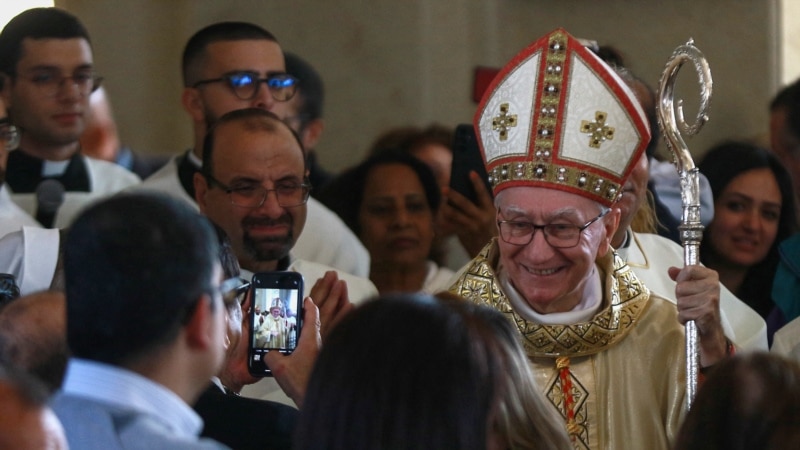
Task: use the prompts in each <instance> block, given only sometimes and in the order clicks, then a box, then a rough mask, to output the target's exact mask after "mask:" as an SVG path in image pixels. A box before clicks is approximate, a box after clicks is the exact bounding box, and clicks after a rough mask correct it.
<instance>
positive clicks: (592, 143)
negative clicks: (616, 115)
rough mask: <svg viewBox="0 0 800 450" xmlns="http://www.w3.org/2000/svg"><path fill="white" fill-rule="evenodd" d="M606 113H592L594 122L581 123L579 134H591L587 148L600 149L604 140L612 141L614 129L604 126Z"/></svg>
mask: <svg viewBox="0 0 800 450" xmlns="http://www.w3.org/2000/svg"><path fill="white" fill-rule="evenodd" d="M607 118H608V113H605V112H603V111H597V112H595V113H594V122H589V121H588V120H582V121H581V133H586V134H591V137H590V138H589V147H591V148H600V144H602V143H603V142H605V141H606V140H611V139H614V127H610V126H608V125H606V119H607Z"/></svg>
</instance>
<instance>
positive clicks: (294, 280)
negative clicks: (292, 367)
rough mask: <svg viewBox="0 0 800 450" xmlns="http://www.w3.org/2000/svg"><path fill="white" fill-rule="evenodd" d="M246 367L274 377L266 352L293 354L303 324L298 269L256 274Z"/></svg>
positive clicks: (255, 374) (261, 374)
mask: <svg viewBox="0 0 800 450" xmlns="http://www.w3.org/2000/svg"><path fill="white" fill-rule="evenodd" d="M252 288H253V300H252V304H251V305H250V311H249V320H250V333H249V344H248V354H247V356H248V359H247V366H248V369H249V371H250V374H251V375H253V376H262V377H263V376H271V375H272V372H271V371H270V370H269V367H267V365H266V364H265V363H264V355H266V354H267V353H269V352H271V351H278V352H281V353H283V354H286V355H288V354H290V353H292V351H294V349H295V348H296V347H297V340H298V339H299V338H300V328H301V327H302V317H303V314H302V306H303V304H302V301H303V276H302V275H300V274H299V273H297V272H281V271H276V272H259V273H256V274H253V282H252Z"/></svg>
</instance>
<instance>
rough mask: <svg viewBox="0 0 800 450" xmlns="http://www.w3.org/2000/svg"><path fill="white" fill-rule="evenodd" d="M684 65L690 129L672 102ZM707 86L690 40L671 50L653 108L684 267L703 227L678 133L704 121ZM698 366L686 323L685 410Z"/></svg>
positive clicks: (692, 172)
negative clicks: (677, 193) (669, 171)
mask: <svg viewBox="0 0 800 450" xmlns="http://www.w3.org/2000/svg"><path fill="white" fill-rule="evenodd" d="M686 61H690V62H692V63H693V64H694V68H695V71H696V72H697V77H698V81H699V83H700V108H699V109H698V112H697V120H696V122H695V123H694V124H692V125H688V124H687V123H686V122H685V121H684V120H683V106H682V103H683V101H682V100H678V108H677V111H676V110H675V100H674V98H673V95H674V94H673V87H674V86H675V78H676V76H677V75H678V71H679V70H680V68H681V66H683V63H684V62H686ZM711 84H712V83H711V70H710V69H709V68H708V63H707V62H706V58H705V57H704V56H703V54H702V53H701V52H700V50H698V49H697V47H695V46H694V41H693V40H692V39H689V42H687V43H686V44H685V45H681V46H680V47H678V48H676V49H675V51H674V52H673V53H672V57H670V59H669V61H667V66H666V67H665V68H664V72H663V73H662V74H661V80H660V81H659V89H658V105H657V108H656V109H657V111H658V124H659V126H660V127H661V132H662V133H663V134H664V138H665V139H666V141H667V146H668V147H669V149H670V151H671V152H672V155H673V162H674V163H675V167H676V169H677V170H678V175H680V179H681V204H682V206H683V211H682V214H681V224H680V226H679V227H678V229H679V230H680V235H681V244H683V261H684V264H686V265H687V266H688V265H694V264H697V263H698V262H699V258H698V251H699V249H700V241H701V240H702V238H703V225H702V223H700V179H699V174H700V172H699V170H698V169H697V167H696V166H695V164H694V160H692V154H691V153H690V152H689V148H688V147H687V146H686V142H684V140H683V137H682V136H681V132H683V134H686V135H688V136H694V135H695V134H697V133H698V132H699V131H700V129H701V128H702V127H703V124H705V123H706V121H707V120H708V116H707V115H706V110H707V109H708V105H709V102H710V100H711ZM698 366H699V361H698V354H697V325H696V324H695V323H694V321H693V320H690V321H689V322H687V323H686V385H687V389H686V409H687V410H688V409H689V407H691V405H692V401H693V400H694V396H695V393H696V392H697V374H698Z"/></svg>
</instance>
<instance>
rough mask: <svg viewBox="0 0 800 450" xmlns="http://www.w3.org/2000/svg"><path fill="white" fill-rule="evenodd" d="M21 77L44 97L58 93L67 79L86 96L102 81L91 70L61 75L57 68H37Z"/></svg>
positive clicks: (101, 78)
mask: <svg viewBox="0 0 800 450" xmlns="http://www.w3.org/2000/svg"><path fill="white" fill-rule="evenodd" d="M22 78H23V79H25V80H28V81H29V82H31V83H32V84H33V85H34V86H36V88H37V89H39V90H40V91H41V92H42V94H44V95H45V96H46V97H55V96H56V95H58V93H59V92H61V89H62V88H63V87H64V82H65V81H67V80H69V81H70V82H71V83H72V84H73V85H74V86H77V88H78V93H79V94H80V95H81V96H87V95H89V94H91V93H92V92H94V91H96V90H97V88H99V87H100V83H102V81H103V77H100V76H97V74H95V72H94V71H92V70H86V71H82V72H77V73H74V74H72V75H61V72H59V71H58V70H38V71H35V72H33V73H32V74H31V75H29V76H26V77H22Z"/></svg>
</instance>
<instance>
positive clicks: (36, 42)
mask: <svg viewBox="0 0 800 450" xmlns="http://www.w3.org/2000/svg"><path fill="white" fill-rule="evenodd" d="M0 72H1V73H2V77H3V90H2V96H3V99H4V100H5V103H6V106H7V107H8V110H9V116H10V117H11V121H12V123H13V124H14V125H15V126H16V127H17V128H18V129H19V130H20V132H21V140H20V145H19V150H18V151H16V152H13V153H11V154H10V155H9V158H8V177H7V180H6V181H7V183H8V186H9V187H10V189H11V191H12V199H13V200H14V201H15V202H16V203H17V204H19V205H20V206H21V207H22V208H23V209H25V210H26V211H28V212H29V213H30V214H32V215H33V216H34V217H35V218H36V219H37V220H38V221H39V222H41V223H42V224H43V225H44V226H46V227H57V228H61V227H64V226H66V225H67V224H69V222H71V220H72V218H73V217H74V216H75V215H76V213H77V212H78V211H80V210H81V209H82V208H83V207H84V206H85V205H86V204H87V202H90V201H93V200H97V199H99V198H101V197H104V196H107V195H111V194H113V193H116V192H118V191H120V190H122V189H125V188H127V187H129V186H132V185H134V184H136V183H138V182H139V178H138V177H137V176H136V175H134V174H133V173H131V172H129V171H127V170H125V169H123V168H121V167H119V166H117V165H115V164H111V163H108V162H105V161H100V160H96V159H92V158H88V157H86V156H83V155H81V154H80V152H79V150H80V143H79V142H78V139H79V138H80V136H81V134H82V133H83V130H84V129H85V128H86V121H87V117H88V114H89V95H90V94H91V93H92V91H94V90H95V89H97V87H98V86H99V85H100V82H101V80H102V78H101V77H99V76H98V75H97V73H96V71H95V69H94V63H93V61H92V48H91V44H90V42H89V35H88V33H87V31H86V29H85V28H84V27H83V25H82V24H81V23H80V22H79V21H78V19H77V18H76V17H74V16H72V15H71V14H69V13H67V12H66V11H64V10H61V9H57V8H34V9H29V10H27V11H24V12H22V13H20V14H19V15H17V16H16V17H14V18H13V19H11V21H10V22H9V23H8V24H7V25H6V26H5V28H3V31H2V33H0Z"/></svg>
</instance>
